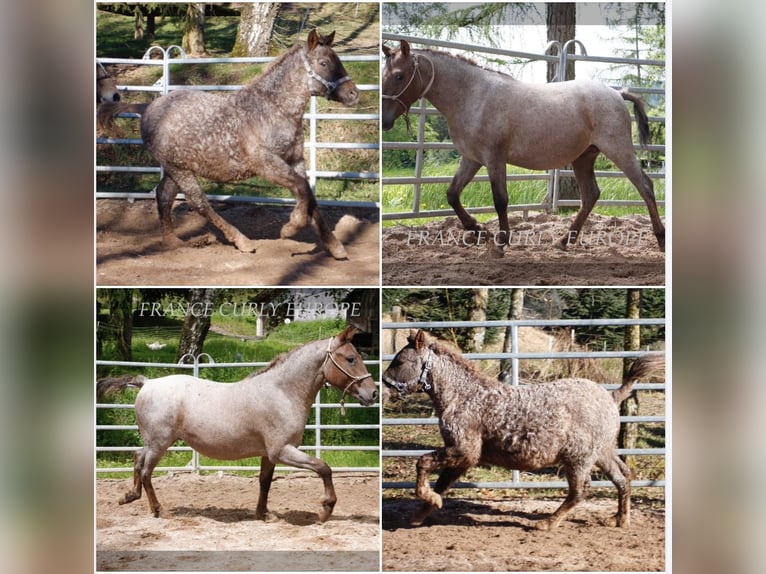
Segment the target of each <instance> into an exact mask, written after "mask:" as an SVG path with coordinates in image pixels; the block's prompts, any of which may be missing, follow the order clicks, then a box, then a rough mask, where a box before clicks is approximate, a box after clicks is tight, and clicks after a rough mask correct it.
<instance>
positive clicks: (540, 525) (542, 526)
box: [535, 518, 555, 530]
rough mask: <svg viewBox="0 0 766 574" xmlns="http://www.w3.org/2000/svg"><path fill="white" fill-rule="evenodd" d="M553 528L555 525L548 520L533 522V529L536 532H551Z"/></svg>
mask: <svg viewBox="0 0 766 574" xmlns="http://www.w3.org/2000/svg"><path fill="white" fill-rule="evenodd" d="M554 527H555V525H554V524H552V523H551V521H550V520H549V519H548V518H544V519H543V520H538V521H537V522H535V528H536V529H537V530H552V529H553V528H554Z"/></svg>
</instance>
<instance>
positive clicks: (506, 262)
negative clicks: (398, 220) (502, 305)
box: [382, 213, 665, 286]
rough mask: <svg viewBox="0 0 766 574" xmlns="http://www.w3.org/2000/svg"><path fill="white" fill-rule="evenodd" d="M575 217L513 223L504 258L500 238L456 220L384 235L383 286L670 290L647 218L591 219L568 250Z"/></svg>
mask: <svg viewBox="0 0 766 574" xmlns="http://www.w3.org/2000/svg"><path fill="white" fill-rule="evenodd" d="M573 218H574V216H566V217H562V216H557V215H549V214H546V213H533V214H530V215H529V217H527V218H526V219H525V218H524V217H523V216H522V215H520V214H513V215H511V216H509V221H510V228H511V231H512V235H511V244H510V245H509V246H508V247H506V248H505V255H504V256H503V257H502V258H499V259H497V258H494V259H490V258H489V257H488V244H489V243H490V242H491V241H492V237H493V234H494V233H496V232H497V230H498V224H497V220H493V221H490V222H489V223H488V224H487V228H488V234H487V235H486V236H483V237H481V238H477V236H476V235H474V234H471V233H468V232H466V231H465V230H464V229H463V227H462V225H461V224H460V221H459V220H458V219H457V218H456V217H448V218H446V219H444V220H438V221H433V222H429V223H427V224H425V225H419V226H406V225H396V226H394V227H389V228H384V230H383V251H382V253H383V285H392V286H393V285H487V286H492V285H525V286H532V285H610V286H617V285H641V286H643V285H664V284H665V254H664V253H662V252H661V251H660V250H659V248H658V246H657V241H656V239H655V237H654V234H653V233H652V227H651V223H650V221H649V217H648V216H644V215H631V216H625V217H608V216H603V215H597V214H591V215H590V217H589V218H588V220H587V221H586V222H585V225H584V227H583V231H582V234H581V236H580V238H579V239H578V240H577V243H576V244H575V245H572V246H570V247H569V248H568V249H566V250H562V249H560V248H558V247H557V246H555V245H554V244H555V243H556V241H558V239H560V238H561V237H563V236H564V235H565V234H566V233H567V231H568V229H569V225H570V224H571V222H572V219H573Z"/></svg>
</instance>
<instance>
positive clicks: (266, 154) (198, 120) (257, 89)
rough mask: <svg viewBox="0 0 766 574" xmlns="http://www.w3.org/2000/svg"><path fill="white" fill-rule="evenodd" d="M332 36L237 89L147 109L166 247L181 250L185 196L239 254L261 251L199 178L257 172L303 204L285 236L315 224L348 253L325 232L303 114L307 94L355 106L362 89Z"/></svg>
mask: <svg viewBox="0 0 766 574" xmlns="http://www.w3.org/2000/svg"><path fill="white" fill-rule="evenodd" d="M334 38H335V32H332V33H331V34H329V35H327V36H322V35H320V34H318V33H317V32H316V31H314V30H312V31H311V32H310V33H309V35H308V41H307V42H306V43H305V44H304V43H297V44H296V45H295V46H293V47H292V48H291V49H290V50H288V51H287V52H285V53H284V54H282V55H281V56H280V57H279V58H277V59H276V60H274V61H273V62H272V63H271V64H270V65H269V66H268V68H267V69H266V70H265V71H264V72H263V73H262V74H261V75H260V76H258V77H256V78H255V79H253V80H252V81H251V82H250V83H249V84H248V85H246V86H245V87H244V88H242V89H241V90H238V91H236V92H233V93H230V94H226V95H214V94H210V93H205V92H200V91H195V90H178V91H173V92H170V93H169V94H167V95H165V96H162V97H160V98H157V99H156V100H154V101H153V102H152V103H151V104H148V105H147V106H146V108H145V110H144V111H143V113H142V118H141V137H142V139H143V142H144V145H145V146H146V148H147V149H148V150H149V152H150V153H151V154H152V156H154V158H155V159H156V160H157V161H158V162H159V163H160V164H161V165H162V167H163V168H164V175H163V177H162V179H161V181H160V183H159V186H158V187H157V207H158V211H159V216H160V224H161V227H162V238H163V242H164V244H165V245H166V246H168V247H178V246H181V245H183V243H184V242H183V241H182V240H180V239H179V238H178V237H176V235H175V234H174V232H173V221H172V213H171V212H172V206H173V201H174V200H175V198H176V195H177V194H178V192H179V191H182V192H183V193H184V194H185V196H186V199H187V201H188V202H189V203H190V205H191V206H192V207H193V208H194V209H196V210H197V211H198V212H199V213H200V214H202V215H204V216H205V217H206V218H207V219H208V220H209V221H210V222H211V223H213V225H215V226H216V227H217V228H218V229H219V230H220V231H221V232H222V233H223V234H224V236H225V237H226V239H227V240H228V241H229V242H231V243H232V244H234V245H235V246H236V247H237V248H238V249H239V250H241V251H243V252H246V253H249V252H254V251H255V242H253V241H251V240H250V239H248V238H247V237H245V236H244V235H243V234H242V233H241V232H240V231H239V230H238V229H236V228H235V227H234V226H232V225H231V224H229V223H228V222H227V221H226V220H224V219H223V218H222V217H221V216H220V215H218V214H217V213H216V212H215V211H214V210H213V208H212V207H211V206H210V203H209V202H208V200H207V197H206V196H205V193H204V192H203V191H202V188H201V187H200V185H199V182H198V180H197V177H203V178H206V179H210V180H213V181H217V182H230V181H239V180H243V179H247V178H250V177H254V176H256V175H259V176H261V177H263V178H265V179H267V180H269V181H270V182H272V183H275V184H277V185H280V186H282V187H286V188H288V189H289V190H290V191H291V192H292V194H293V195H294V196H295V198H296V200H297V202H296V205H295V207H294V208H293V210H292V213H291V214H290V219H289V221H288V222H287V223H285V224H284V225H283V226H282V229H281V231H280V237H281V238H283V239H284V238H289V237H293V236H294V235H295V234H297V233H298V231H299V230H300V229H301V228H303V227H305V226H306V225H307V224H308V223H309V222H310V223H311V225H312V227H313V229H314V231H315V233H316V234H317V235H318V237H319V240H320V242H321V244H322V246H323V247H324V248H325V249H326V250H327V251H329V253H330V255H332V257H334V258H335V259H347V255H346V250H345V249H344V247H343V245H342V244H341V243H340V241H338V239H337V238H336V237H335V236H334V235H333V233H332V231H331V230H330V229H329V228H328V227H327V224H326V223H325V221H324V219H323V218H322V215H321V213H320V212H319V206H318V205H317V201H316V198H315V197H314V195H313V193H312V191H311V186H310V185H309V182H308V180H307V179H306V168H305V165H304V158H303V140H304V136H303V113H304V111H305V110H306V105H307V104H308V102H309V99H310V97H311V96H324V97H325V98H327V99H328V100H333V101H337V102H341V103H342V104H344V105H346V106H353V105H355V104H356V103H357V102H358V100H359V91H358V89H357V87H356V85H355V84H354V82H353V81H352V80H351V78H350V77H349V76H348V74H347V73H346V70H345V69H344V67H343V64H342V63H341V61H340V59H339V58H338V56H337V54H336V53H335V52H334V51H333V49H332V44H333V41H334ZM124 109H125V108H124V106H122V105H121V104H120V103H119V102H118V103H112V104H104V105H102V107H101V109H100V110H99V123H100V124H102V125H108V124H109V121H110V119H111V118H112V117H113V116H114V115H116V114H118V113H121V112H122V111H123V110H124Z"/></svg>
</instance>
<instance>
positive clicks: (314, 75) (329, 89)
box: [301, 51, 351, 96]
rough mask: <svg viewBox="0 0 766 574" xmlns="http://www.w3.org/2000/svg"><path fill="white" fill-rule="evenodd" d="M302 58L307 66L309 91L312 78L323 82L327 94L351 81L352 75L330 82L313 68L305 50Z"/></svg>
mask: <svg viewBox="0 0 766 574" xmlns="http://www.w3.org/2000/svg"><path fill="white" fill-rule="evenodd" d="M301 60H302V61H303V67H304V68H306V75H307V76H308V78H307V79H306V81H307V83H308V88H309V92H311V91H312V90H311V80H316V81H317V82H319V83H320V84H322V85H323V86H324V87H325V89H326V90H327V94H326V95H327V96H329V95H330V94H332V93H333V92H334V91H335V90H337V89H338V87H339V86H340V85H341V84H344V83H346V82H350V81H351V77H350V76H343V77H342V78H341V79H340V80H335V81H334V82H329V81H327V80H325V79H324V78H323V77H322V76H320V75H319V74H317V73H316V72H315V71H314V70H312V69H311V65H310V64H309V60H308V58H307V57H306V54H305V53H304V52H303V51H301Z"/></svg>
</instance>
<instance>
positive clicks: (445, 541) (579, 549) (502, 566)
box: [383, 498, 665, 572]
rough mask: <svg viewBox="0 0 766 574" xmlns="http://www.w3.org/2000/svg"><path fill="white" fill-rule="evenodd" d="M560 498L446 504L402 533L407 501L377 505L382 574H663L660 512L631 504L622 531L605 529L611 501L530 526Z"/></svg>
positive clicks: (409, 502)
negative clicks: (549, 526) (544, 525)
mask: <svg viewBox="0 0 766 574" xmlns="http://www.w3.org/2000/svg"><path fill="white" fill-rule="evenodd" d="M560 503H561V499H555V500H554V499H550V500H522V499H516V500H503V501H495V500H466V499H457V498H447V499H445V501H444V507H443V508H442V509H441V510H438V511H436V512H434V514H432V515H431V516H430V517H429V518H428V519H427V520H426V522H425V524H424V525H423V526H420V527H417V528H412V527H409V517H410V515H411V514H412V512H413V511H414V510H415V508H417V506H418V504H419V503H418V502H416V501H414V500H402V499H386V498H384V499H383V570H384V571H430V572H437V571H477V572H478V571H484V572H493V571H508V572H516V571H531V572H538V571H557V572H561V571H602V572H634V571H662V570H664V569H665V513H664V510H663V509H662V508H655V507H654V505H649V504H644V505H641V504H636V503H635V500H634V508H633V512H632V513H631V527H630V528H629V529H623V528H615V527H611V526H607V525H606V523H607V521H608V520H609V518H610V517H611V516H612V515H613V514H614V512H615V511H616V501H610V500H588V501H586V502H584V503H582V504H581V505H580V506H578V507H577V508H576V509H575V510H574V511H572V513H571V514H570V515H569V516H568V517H567V519H566V520H565V521H564V522H563V523H562V524H561V526H559V527H558V528H557V529H554V530H552V531H540V530H537V529H535V528H534V526H533V524H534V521H535V520H536V519H539V518H541V517H543V516H545V515H546V514H549V513H551V512H552V511H553V510H555V508H557V507H558V505H559V504H560Z"/></svg>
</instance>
